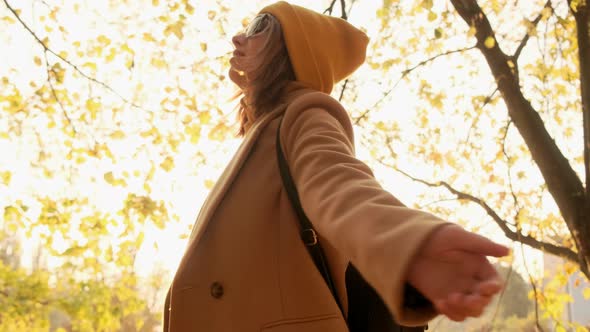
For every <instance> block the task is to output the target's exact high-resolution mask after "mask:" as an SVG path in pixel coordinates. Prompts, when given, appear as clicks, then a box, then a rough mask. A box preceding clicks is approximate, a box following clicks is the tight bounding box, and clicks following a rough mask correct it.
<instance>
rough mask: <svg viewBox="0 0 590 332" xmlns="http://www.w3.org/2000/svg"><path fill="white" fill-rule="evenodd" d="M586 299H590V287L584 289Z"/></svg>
mask: <svg viewBox="0 0 590 332" xmlns="http://www.w3.org/2000/svg"><path fill="white" fill-rule="evenodd" d="M584 299H586V300H588V299H590V287H586V288H584Z"/></svg>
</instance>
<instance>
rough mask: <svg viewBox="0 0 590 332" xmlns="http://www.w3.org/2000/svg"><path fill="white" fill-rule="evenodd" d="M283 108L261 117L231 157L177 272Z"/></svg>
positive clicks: (207, 200) (201, 215)
mask: <svg viewBox="0 0 590 332" xmlns="http://www.w3.org/2000/svg"><path fill="white" fill-rule="evenodd" d="M285 106H286V105H281V106H279V107H277V108H276V109H275V110H273V111H272V112H270V113H267V114H265V115H264V116H263V117H261V118H260V119H259V121H257V122H256V123H255V124H254V125H253V126H252V128H250V130H249V131H248V133H247V134H246V136H245V137H244V140H243V141H242V144H241V145H240V147H239V148H238V150H237V151H236V153H235V155H234V156H233V158H232V159H231V161H230V163H229V164H228V165H227V167H226V168H225V170H224V171H223V173H222V174H221V176H220V177H219V179H218V180H217V182H216V183H215V186H213V188H212V189H211V192H210V193H209V196H207V199H206V200H205V202H204V203H203V206H202V207H201V211H200V212H199V215H198V217H197V220H196V221H195V224H194V226H193V229H192V231H191V236H190V238H189V241H188V246H187V249H186V252H185V255H184V257H183V258H182V261H181V262H180V266H179V270H180V269H182V268H183V266H184V264H186V259H187V257H188V256H189V255H187V253H189V252H191V251H192V250H194V249H195V247H196V245H197V243H198V242H199V239H200V238H201V236H202V235H203V232H204V230H205V229H206V228H207V224H208V223H209V220H210V219H211V217H212V216H213V213H214V212H215V210H216V209H217V206H218V205H219V203H220V202H221V200H222V199H223V197H224V196H225V193H226V192H227V190H228V188H229V187H230V186H231V183H232V182H233V180H234V179H235V177H236V175H237V174H238V173H239V171H240V169H241V168H242V165H243V164H244V162H245V161H246V159H247V158H248V155H249V154H250V151H251V150H252V147H253V146H254V143H255V142H256V139H257V138H258V136H259V135H260V133H261V132H262V130H263V129H264V128H265V127H266V125H267V124H268V123H269V122H270V121H271V120H272V119H274V118H276V117H277V116H279V115H280V114H281V113H282V111H283V110H284V109H285Z"/></svg>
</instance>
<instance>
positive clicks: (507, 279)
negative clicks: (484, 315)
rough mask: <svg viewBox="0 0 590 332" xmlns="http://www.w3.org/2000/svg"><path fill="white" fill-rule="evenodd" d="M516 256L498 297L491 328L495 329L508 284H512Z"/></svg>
mask: <svg viewBox="0 0 590 332" xmlns="http://www.w3.org/2000/svg"><path fill="white" fill-rule="evenodd" d="M513 265H514V256H512V262H510V268H509V269H508V273H506V278H505V284H506V286H504V287H503V288H502V292H500V296H499V297H498V305H496V310H494V315H493V316H492V323H491V326H490V328H492V329H493V328H494V322H495V321H496V318H497V317H498V312H500V304H501V303H502V299H503V298H504V294H505V293H506V289H507V288H508V284H509V282H510V278H511V277H512V270H513V269H514V266H513Z"/></svg>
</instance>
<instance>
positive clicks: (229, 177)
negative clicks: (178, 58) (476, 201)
mask: <svg viewBox="0 0 590 332" xmlns="http://www.w3.org/2000/svg"><path fill="white" fill-rule="evenodd" d="M293 100H294V101H293ZM285 104H288V107H286V106H285V105H281V106H279V107H277V109H275V110H274V111H273V112H271V113H269V114H267V115H265V116H264V117H262V118H261V119H259V120H258V121H257V122H256V124H255V125H254V126H253V127H252V128H251V129H250V130H249V131H248V133H247V135H246V137H245V138H244V141H243V144H242V145H241V146H240V148H239V149H238V151H237V153H236V155H235V156H234V158H233V159H232V161H231V162H230V164H229V165H228V167H227V169H226V170H225V172H224V173H223V175H222V176H221V178H220V179H219V181H218V182H217V184H216V185H215V187H214V188H213V189H212V192H211V194H210V195H209V197H208V199H207V200H206V201H205V203H204V205H203V207H202V210H201V212H200V214H199V216H198V218H197V221H196V223H195V225H194V228H193V232H192V234H191V237H190V240H189V244H188V248H187V250H186V253H185V255H184V257H183V259H182V261H181V263H180V266H179V268H178V270H177V273H176V276H175V278H174V281H173V283H172V286H171V288H170V292H169V294H168V297H167V299H166V300H167V301H166V311H165V315H164V330H165V331H171V332H179V331H207V332H209V331H211V332H213V331H215V332H233V331H239V332H250V331H252V332H254V331H256V332H258V331H264V332H296V331H308V332H326V331H333V332H345V331H348V329H347V327H346V323H345V320H344V318H343V316H342V314H341V312H340V310H339V308H338V306H337V305H336V302H335V301H334V299H333V298H332V295H331V293H330V291H329V289H328V287H327V286H326V284H325V282H324V280H323V279H322V277H321V275H320V273H319V272H318V271H317V269H316V267H315V265H314V263H313V261H312V260H311V258H310V256H309V254H308V252H307V249H306V247H305V246H304V244H303V243H302V241H301V238H300V236H299V230H298V227H299V224H298V221H297V218H296V215H295V213H294V210H293V209H292V207H291V203H290V202H289V199H288V196H287V193H286V191H285V190H284V189H283V185H282V182H281V177H280V174H279V169H278V164H277V160H276V152H275V138H276V136H275V135H276V130H277V126H278V124H279V119H280V117H281V116H282V115H283V114H284V120H283V124H282V127H281V142H282V145H283V150H284V152H285V156H286V159H287V161H288V164H289V167H290V169H291V173H292V175H293V178H294V181H295V183H296V185H297V188H298V191H299V195H300V197H301V202H302V206H303V207H304V209H305V211H306V214H307V215H308V217H309V218H310V220H311V221H312V223H313V224H314V226H315V228H316V230H317V231H318V233H319V234H320V241H321V243H322V246H323V248H324V251H325V253H326V255H327V257H328V260H329V263H330V269H331V272H332V276H333V278H334V279H335V283H336V287H337V290H338V293H339V295H340V299H341V302H342V303H343V306H344V307H345V308H346V306H347V301H346V294H345V284H344V272H345V268H346V265H347V263H348V262H349V261H352V262H353V263H354V264H355V266H356V267H357V268H358V269H359V270H360V271H361V273H363V275H364V276H365V278H366V279H367V280H368V281H369V283H371V284H372V285H373V287H375V288H376V289H377V291H378V292H379V293H380V294H381V296H382V297H383V298H384V300H385V302H386V304H387V305H388V306H389V308H390V309H391V310H392V312H393V313H394V315H395V316H396V317H397V319H398V321H400V322H401V323H404V324H407V325H419V324H423V323H425V322H426V321H427V320H429V319H431V318H433V316H434V311H433V310H432V309H431V308H428V309H425V310H420V311H415V310H412V309H411V308H406V307H404V306H403V303H402V299H403V288H404V280H405V278H404V275H405V271H406V269H407V267H408V264H409V262H410V261H411V258H412V256H413V255H414V254H415V253H416V251H417V249H418V248H419V246H420V244H421V243H422V242H423V241H424V240H425V239H426V238H427V237H428V235H429V234H430V233H431V232H432V231H433V230H434V229H435V228H437V227H439V226H440V225H442V222H443V221H442V220H440V219H438V218H436V217H434V216H433V215H431V214H428V213H425V212H421V211H417V210H413V209H409V208H406V207H404V206H403V205H402V204H401V203H400V202H399V201H398V200H397V199H396V198H394V197H393V196H392V195H391V194H389V193H388V192H386V191H385V190H383V189H382V187H381V186H380V185H379V184H378V183H377V182H376V181H375V179H374V177H373V175H372V173H371V171H370V169H369V168H368V167H367V166H366V165H365V164H363V163H362V162H360V161H359V160H357V159H356V158H355V157H354V147H353V132H352V126H351V123H350V120H349V117H348V115H347V113H346V111H345V110H344V109H343V108H342V106H341V105H340V104H339V103H338V102H337V101H335V100H334V99H332V98H330V97H329V96H327V95H325V94H323V93H320V92H311V93H310V92H309V91H302V90H299V91H298V92H297V93H294V94H291V96H290V98H289V99H288V100H286V101H285ZM285 109H286V111H285Z"/></svg>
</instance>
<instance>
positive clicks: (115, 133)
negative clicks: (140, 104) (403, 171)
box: [109, 129, 125, 139]
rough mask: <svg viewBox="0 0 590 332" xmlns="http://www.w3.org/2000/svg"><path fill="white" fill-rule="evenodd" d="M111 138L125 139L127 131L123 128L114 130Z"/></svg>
mask: <svg viewBox="0 0 590 332" xmlns="http://www.w3.org/2000/svg"><path fill="white" fill-rule="evenodd" d="M109 137H110V138H112V139H123V138H125V133H124V132H123V131H122V130H120V129H119V130H115V131H113V132H112V133H111V134H110V135H109Z"/></svg>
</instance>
